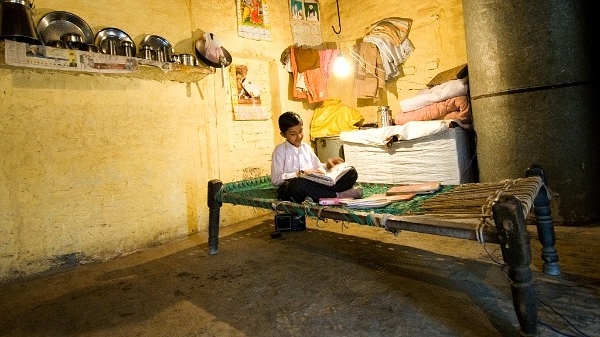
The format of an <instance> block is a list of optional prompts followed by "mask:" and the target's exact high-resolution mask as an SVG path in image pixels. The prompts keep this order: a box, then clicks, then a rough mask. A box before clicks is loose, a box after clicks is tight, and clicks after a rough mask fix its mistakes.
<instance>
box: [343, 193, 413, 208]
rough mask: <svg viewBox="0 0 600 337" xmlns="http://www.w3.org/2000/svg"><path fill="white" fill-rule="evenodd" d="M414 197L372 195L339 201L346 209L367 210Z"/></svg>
mask: <svg viewBox="0 0 600 337" xmlns="http://www.w3.org/2000/svg"><path fill="white" fill-rule="evenodd" d="M414 196H415V194H414V193H412V194H398V195H385V194H383V193H382V194H373V195H371V196H369V197H367V198H363V199H351V200H343V201H341V204H342V205H345V206H346V207H348V208H357V209H367V208H380V207H385V206H387V205H389V204H391V203H392V202H396V201H404V200H410V199H412V198H413V197H414Z"/></svg>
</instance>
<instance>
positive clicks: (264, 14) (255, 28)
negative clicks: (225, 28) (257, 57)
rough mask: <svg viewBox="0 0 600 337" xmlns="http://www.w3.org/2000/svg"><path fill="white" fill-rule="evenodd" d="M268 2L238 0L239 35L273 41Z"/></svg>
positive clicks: (261, 0)
mask: <svg viewBox="0 0 600 337" xmlns="http://www.w3.org/2000/svg"><path fill="white" fill-rule="evenodd" d="M268 8H269V7H268V6H267V0H237V18H238V35H239V36H241V37H245V38H248V39H253V40H266V41H273V37H272V36H271V23H270V21H269V11H268Z"/></svg>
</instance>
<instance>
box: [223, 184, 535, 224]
mask: <svg viewBox="0 0 600 337" xmlns="http://www.w3.org/2000/svg"><path fill="white" fill-rule="evenodd" d="M393 186H394V185H391V184H369V183H357V184H356V185H355V187H360V188H362V189H363V192H364V196H365V197H369V196H371V195H374V194H382V193H385V192H386V191H387V190H388V189H390V188H391V187H393ZM542 186H544V182H543V180H542V178H541V177H538V176H533V177H527V178H519V179H506V180H503V181H500V182H494V183H468V184H462V185H455V186H454V185H445V186H441V187H440V188H439V189H438V190H437V191H436V192H434V193H431V194H423V195H416V196H415V197H414V198H412V199H411V200H408V201H398V202H393V203H391V204H390V205H388V206H386V207H379V208H372V209H368V210H366V209H361V210H354V209H350V208H346V207H344V206H318V205H316V204H313V205H315V206H316V207H319V210H322V209H324V208H328V207H335V208H337V209H340V210H344V211H345V212H346V213H348V219H347V220H348V221H351V222H355V223H359V224H362V223H361V221H360V220H359V217H357V216H354V215H355V214H356V213H357V212H360V213H364V212H367V213H370V214H372V213H375V214H387V215H400V216H402V215H447V216H453V217H457V216H458V217H461V218H474V219H489V218H491V216H492V205H493V204H494V202H495V201H496V200H498V198H499V197H500V195H503V194H506V195H512V196H515V197H516V198H517V199H519V200H520V201H521V204H522V206H523V211H524V216H527V214H528V213H529V212H530V210H531V208H532V206H533V199H534V198H535V196H536V195H537V193H538V191H539V190H540V189H541V188H542ZM216 198H217V200H218V201H219V202H225V203H230V204H235V205H246V206H251V207H256V208H263V209H269V210H273V211H277V209H278V208H283V210H282V211H284V212H295V213H298V214H305V215H308V216H315V217H317V218H319V219H321V218H322V217H321V216H319V214H318V213H317V214H314V212H312V211H311V209H310V208H308V209H307V207H306V202H305V203H302V204H299V203H293V202H287V201H281V200H278V199H277V190H276V188H275V187H273V186H272V185H271V178H270V176H263V177H259V178H254V179H249V180H242V181H237V182H230V183H225V184H223V187H222V188H221V189H220V190H219V192H218V193H217V196H216ZM368 220H370V221H367V223H365V224H366V225H374V223H373V221H372V217H371V218H369V219H368Z"/></svg>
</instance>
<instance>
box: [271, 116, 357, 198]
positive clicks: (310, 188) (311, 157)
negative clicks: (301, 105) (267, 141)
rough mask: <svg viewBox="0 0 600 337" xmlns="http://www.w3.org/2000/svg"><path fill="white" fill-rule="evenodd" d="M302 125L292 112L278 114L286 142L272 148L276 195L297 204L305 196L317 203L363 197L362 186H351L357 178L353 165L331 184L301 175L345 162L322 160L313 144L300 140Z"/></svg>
mask: <svg viewBox="0 0 600 337" xmlns="http://www.w3.org/2000/svg"><path fill="white" fill-rule="evenodd" d="M302 124H303V123H302V118H301V117H300V115H298V114H297V113H295V112H291V111H287V112H285V113H283V114H282V115H281V116H279V130H280V131H281V133H280V134H281V136H282V137H283V138H285V141H284V142H283V143H281V144H279V145H277V146H276V147H275V149H274V150H273V155H272V161H271V183H272V184H273V185H274V186H278V189H277V197H278V198H279V199H281V200H287V201H293V202H297V203H302V202H303V201H304V200H305V199H307V198H310V199H311V200H310V201H312V202H319V199H321V198H354V199H359V198H362V195H363V191H362V189H361V188H352V187H353V186H354V183H356V180H357V179H358V173H357V172H356V169H355V168H352V169H351V170H350V171H348V172H347V173H346V174H344V176H342V177H341V178H340V179H339V180H338V182H337V183H336V184H335V185H333V186H326V185H323V184H319V183H317V182H313V181H310V180H307V179H302V178H300V176H301V175H303V174H308V173H321V171H320V169H323V168H324V169H326V170H328V169H330V168H331V167H333V166H334V165H335V164H338V163H341V162H343V161H344V160H343V159H342V158H340V157H333V158H329V159H328V160H327V163H321V161H320V160H319V158H318V157H317V155H316V154H315V152H314V151H313V149H312V147H311V146H310V145H308V144H306V143H303V142H302V138H303V137H304V134H303V131H304V130H303V128H302ZM321 174H322V173H321Z"/></svg>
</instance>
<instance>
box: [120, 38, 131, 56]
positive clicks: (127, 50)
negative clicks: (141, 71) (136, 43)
mask: <svg viewBox="0 0 600 337" xmlns="http://www.w3.org/2000/svg"><path fill="white" fill-rule="evenodd" d="M121 55H123V56H127V57H132V56H133V43H131V42H130V41H121Z"/></svg>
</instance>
